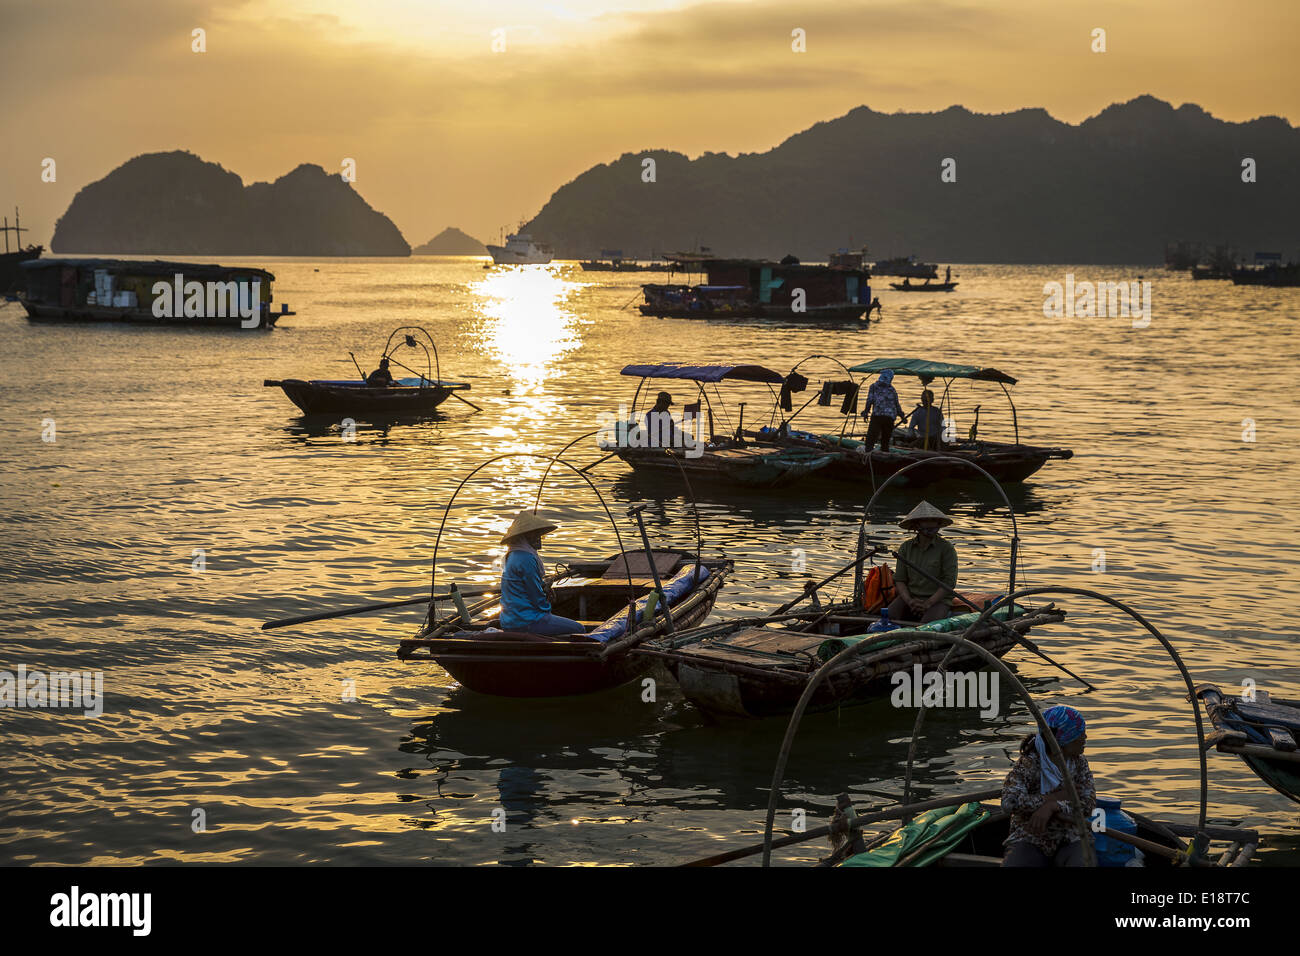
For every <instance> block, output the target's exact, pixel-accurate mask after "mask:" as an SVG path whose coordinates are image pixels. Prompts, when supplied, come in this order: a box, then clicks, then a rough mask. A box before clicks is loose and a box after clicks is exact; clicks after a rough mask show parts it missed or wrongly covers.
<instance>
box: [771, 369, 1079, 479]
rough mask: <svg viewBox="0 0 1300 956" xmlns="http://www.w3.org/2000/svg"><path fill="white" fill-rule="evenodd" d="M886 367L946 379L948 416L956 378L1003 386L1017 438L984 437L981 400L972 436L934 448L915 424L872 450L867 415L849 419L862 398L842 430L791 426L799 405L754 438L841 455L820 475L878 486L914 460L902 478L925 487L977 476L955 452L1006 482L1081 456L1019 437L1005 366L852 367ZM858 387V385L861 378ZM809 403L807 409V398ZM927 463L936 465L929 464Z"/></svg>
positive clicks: (943, 402)
mask: <svg viewBox="0 0 1300 956" xmlns="http://www.w3.org/2000/svg"><path fill="white" fill-rule="evenodd" d="M805 361H807V360H805ZM802 364H803V363H800V365H802ZM798 368H799V366H798V365H796V366H795V370H797V369H798ZM885 369H893V371H894V374H895V375H912V376H916V377H917V378H919V379H920V380H921V384H922V385H923V386H926V387H928V386H929V385H930V384H931V383H932V382H934V381H935V380H936V379H939V380H941V381H942V382H943V392H942V394H941V395H939V396H938V401H937V402H936V406H935V407H936V408H938V409H939V410H940V413H941V414H942V415H943V416H944V418H945V419H947V418H949V417H950V416H951V415H952V414H953V411H952V401H951V397H950V390H951V387H952V384H953V382H954V381H956V380H958V379H963V380H970V381H979V382H994V383H996V384H998V385H999V386H1000V387H1001V388H1002V392H1003V394H1004V395H1005V396H1006V400H1007V403H1008V404H1009V405H1010V408H1011V423H1012V428H1013V431H1014V440H1013V441H1011V442H999V441H988V440H987V439H983V438H979V437H978V428H979V409H980V406H978V405H977V406H975V408H974V422H973V424H972V427H971V429H970V430H969V431H968V432H967V435H966V437H964V438H960V437H957V436H956V435H955V434H953V435H951V436H949V437H950V438H951V439H952V440H950V441H945V442H942V448H941V449H935V450H930V449H927V448H926V447H925V444H926V442H925V436H923V435H916V434H913V433H912V432H911V431H910V430H908V429H895V431H894V434H893V438H892V441H891V448H890V450H889V451H882V450H881V449H879V448H874V449H872V451H871V452H870V453H869V454H868V453H867V451H866V446H865V444H864V443H863V442H862V441H861V440H860V439H858V438H855V437H854V435H853V432H854V430H855V429H856V428H857V427H859V422H860V419H857V418H854V417H850V416H851V415H853V414H854V413H855V412H856V404H857V403H856V402H854V403H853V405H854V408H853V410H852V411H851V412H850V413H849V415H846V419H845V422H844V426H843V428H842V429H841V431H840V432H839V433H838V434H837V433H835V432H815V431H811V430H800V429H795V428H792V427H791V422H792V421H793V419H794V418H795V416H797V415H798V414H799V412H801V411H802V410H803V409H802V408H800V409H798V410H796V411H795V412H794V414H793V415H791V416H790V417H789V418H787V419H786V420H785V421H783V422H782V423H781V424H780V425H777V426H775V427H773V426H764V427H763V428H760V429H758V430H757V431H755V432H753V433H752V434H753V437H754V438H755V439H757V440H760V441H765V442H776V443H778V444H784V445H788V446H790V447H796V448H805V449H808V450H810V451H813V452H822V453H834V454H835V455H836V458H835V461H834V462H832V463H831V464H830V465H828V466H826V467H825V468H824V469H821V470H820V471H819V472H818V477H819V478H825V479H830V480H832V481H844V482H851V483H853V484H855V485H865V486H866V487H874V486H878V485H879V484H880V483H881V481H882V480H884V479H886V478H889V477H890V476H891V475H894V474H895V473H896V472H899V471H901V470H902V469H904V468H906V467H908V466H909V465H915V466H916V467H913V468H912V469H911V470H910V471H908V472H907V474H905V475H903V476H902V477H901V478H900V479H899V484H900V485H909V486H913V487H920V486H923V485H929V484H933V483H935V482H940V481H946V480H962V479H970V478H974V477H976V476H977V472H976V471H975V470H974V469H970V468H963V467H962V466H961V465H960V464H956V463H954V462H953V461H952V459H954V458H956V459H960V460H962V461H968V462H970V463H971V464H973V465H978V466H979V467H980V468H982V469H984V471H986V472H988V473H989V474H990V475H992V476H993V477H994V478H996V479H997V480H998V481H999V482H1003V483H1005V482H1015V481H1024V480H1025V479H1026V478H1028V477H1029V476H1030V475H1033V474H1034V473H1035V472H1037V471H1038V470H1039V469H1040V468H1042V467H1043V466H1044V465H1045V464H1047V462H1049V461H1052V460H1054V459H1056V460H1061V461H1066V460H1069V459H1070V458H1072V457H1074V452H1073V451H1071V450H1070V449H1068V448H1058V447H1053V446H1042V445H1026V444H1022V443H1021V442H1020V421H1019V417H1018V415H1017V413H1016V406H1015V402H1014V401H1013V400H1012V398H1011V392H1010V390H1009V389H1008V388H1007V386H1008V385H1014V384H1016V381H1017V380H1016V379H1015V378H1013V377H1012V376H1010V375H1007V374H1006V373H1005V372H1000V371H998V370H997V369H995V368H978V367H975V366H972V365H954V364H952V363H949V362H935V361H930V360H927V359H915V358H881V359H873V360H871V361H870V362H863V363H861V364H859V365H854V366H852V367H851V368H848V369H846V370H845V371H846V372H847V373H849V374H850V377H851V375H852V374H853V373H859V374H879V373H880V372H883V371H884V370H885ZM795 370H792V371H791V373H790V375H788V376H787V377H786V379H785V382H786V383H787V387H788V383H789V382H790V380H791V378H792V377H794V376H795ZM854 387H858V386H857V385H856V383H855V386H854ZM863 394H865V392H863ZM809 401H811V399H810V400H809ZM804 407H807V404H805V406H804ZM954 432H955V429H954ZM941 437H942V436H931V439H932V441H933V440H934V439H938V438H941ZM927 461H930V462H932V464H929V465H927V464H925V463H926V462H927Z"/></svg>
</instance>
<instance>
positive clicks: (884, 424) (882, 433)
mask: <svg viewBox="0 0 1300 956" xmlns="http://www.w3.org/2000/svg"><path fill="white" fill-rule="evenodd" d="M893 380H894V370H893V369H892V368H887V369H885V370H884V371H883V372H881V373H880V378H878V379H876V380H875V381H874V382H872V383H871V387H870V388H868V389H867V404H866V407H865V408H863V409H862V417H863V418H865V419H867V438H866V444H865V446H864V447H863V452H864V453H866V452H870V451H871V449H873V448H874V447H875V445H876V439H877V438H879V439H880V450H881V451H889V438H890V436H891V435H893V434H894V419H896V418H903V417H904V416H903V406H902V405H900V404H898V392H896V391H894V386H893V385H891V384H889V383H890V382H892V381H893Z"/></svg>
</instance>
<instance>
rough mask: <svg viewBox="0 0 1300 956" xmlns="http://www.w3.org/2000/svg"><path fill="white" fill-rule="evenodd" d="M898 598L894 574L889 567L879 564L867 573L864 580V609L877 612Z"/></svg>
mask: <svg viewBox="0 0 1300 956" xmlns="http://www.w3.org/2000/svg"><path fill="white" fill-rule="evenodd" d="M897 596H898V589H897V588H896V587H894V572H893V571H891V570H889V566H888V565H885V564H878V565H876V566H874V567H873V568H872V569H871V570H870V571H868V572H867V576H866V577H865V578H863V579H862V607H863V609H864V610H867V611H877V610H879V609H880V608H882V607H884V606H885V605H887V604H889V602H890V601H892V600H894V598H896V597H897Z"/></svg>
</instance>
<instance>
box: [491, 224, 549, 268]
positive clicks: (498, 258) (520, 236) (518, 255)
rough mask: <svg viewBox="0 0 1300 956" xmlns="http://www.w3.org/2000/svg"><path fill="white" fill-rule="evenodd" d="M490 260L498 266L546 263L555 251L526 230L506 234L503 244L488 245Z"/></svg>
mask: <svg viewBox="0 0 1300 956" xmlns="http://www.w3.org/2000/svg"><path fill="white" fill-rule="evenodd" d="M487 251H488V253H489V254H491V256H492V261H493V262H495V263H496V264H497V265H499V266H517V265H546V263H548V262H550V261H551V260H552V259H553V258H555V252H554V250H552V249H551V247H550V246H549V245H547V244H546V243H544V242H538V241H537V240H536V239H534V238H533V237H532V236H530V235H529V234H528V233H526V232H517V233H511V234H510V235H508V236H506V244H505V245H504V246H488V247H487Z"/></svg>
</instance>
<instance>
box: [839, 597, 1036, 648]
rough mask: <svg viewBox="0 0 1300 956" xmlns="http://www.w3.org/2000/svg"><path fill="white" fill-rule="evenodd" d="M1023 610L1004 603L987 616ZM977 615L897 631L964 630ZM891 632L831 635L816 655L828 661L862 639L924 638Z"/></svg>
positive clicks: (876, 642)
mask: <svg viewBox="0 0 1300 956" xmlns="http://www.w3.org/2000/svg"><path fill="white" fill-rule="evenodd" d="M1024 612H1025V609H1024V608H1022V607H1017V608H1016V609H1015V614H1014V615H1013V614H1012V610H1011V608H1010V607H1009V606H1005V605H1004V606H1003V607H1000V608H998V609H997V610H996V611H994V612H993V613H992V614H990V615H989V617H995V618H997V619H998V620H999V621H1005V620H1006V619H1007V618H1008V617H1013V616H1018V615H1020V614H1023V613H1024ZM978 617H979V613H978V612H976V611H967V612H966V613H965V614H954V615H953V616H952V617H944V618H940V619H939V620H937V621H931V622H930V623H929V624H916V625H910V624H905V625H903V626H902V627H900V628H899V631H931V632H933V633H938V634H949V633H951V632H953V631H964V630H966V628H968V627H970V626H971V625H972V624H974V623H975V620H976V619H977V618H978ZM892 633H893V631H877V632H876V633H874V634H855V635H853V636H852V637H832V638H829V639H827V640H825V641H822V643H821V646H820V647H818V648H817V656H818V657H820V658H821V659H822V660H824V661H828V660H830V659H831V658H832V657H834V656H835V655H836V654H838V653H839V652H840V651H842V650H844V648H846V647H851V646H853V645H854V644H858V643H860V642H862V641H871V643H872V645H873V646H875V647H889V646H890V645H892V644H900V643H903V642H905V641H917V640H924V638H919V637H917V636H916V635H915V634H910V635H909V636H907V637H902V638H890V637H889V635H890V634H892Z"/></svg>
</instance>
